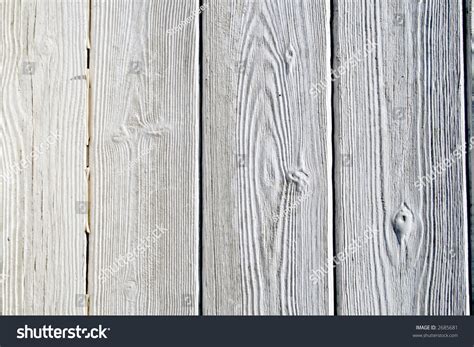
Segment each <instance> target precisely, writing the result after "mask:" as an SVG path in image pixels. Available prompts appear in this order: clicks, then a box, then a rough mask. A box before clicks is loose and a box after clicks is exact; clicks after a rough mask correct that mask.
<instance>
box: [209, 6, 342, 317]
mask: <svg viewBox="0 0 474 347" xmlns="http://www.w3.org/2000/svg"><path fill="white" fill-rule="evenodd" d="M203 15H204V28H203V50H204V61H203V68H204V78H203V88H204V97H203V103H204V105H203V136H204V137H203V142H204V144H203V146H204V161H203V166H204V167H203V180H204V183H203V184H204V186H203V209H204V210H203V215H204V220H203V269H202V270H203V311H204V314H225V315H227V314H238V315H240V314H244V315H257V314H271V315H274V314H284V315H289V314H292V315H293V314H331V313H332V307H333V299H332V293H333V287H332V269H331V271H327V273H325V274H324V276H322V278H321V279H320V280H319V281H316V280H314V278H312V272H313V271H317V270H318V269H325V270H326V269H327V268H328V262H329V259H330V258H331V257H332V255H331V251H332V234H331V232H332V226H331V216H332V212H331V209H330V207H331V204H332V202H331V201H330V197H331V187H330V182H329V181H330V165H331V158H330V157H329V156H328V155H329V154H328V153H331V152H330V145H329V139H330V132H331V129H330V122H328V119H330V118H329V117H330V113H329V107H328V102H329V92H330V89H328V88H324V90H323V91H322V92H321V93H313V94H314V95H311V89H312V86H313V84H317V83H318V82H325V81H326V80H327V79H328V77H329V52H330V46H329V1H307V0H291V1H290V0H278V1H275V0H272V1H230V0H226V1H222V0H212V1H209V2H208V8H207V9H206V10H205V11H204V13H203Z"/></svg>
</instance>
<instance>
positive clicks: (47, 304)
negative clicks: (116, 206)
mask: <svg viewBox="0 0 474 347" xmlns="http://www.w3.org/2000/svg"><path fill="white" fill-rule="evenodd" d="M86 35H87V4H86V1H80V0H76V1H57V0H41V1H39V0H38V1H34V0H28V1H14V0H7V1H1V2H0V90H1V92H0V98H1V103H0V153H1V156H0V175H1V176H2V177H0V180H1V182H0V197H1V200H0V220H1V229H0V236H1V237H0V243H1V247H0V274H1V277H0V288H1V292H0V301H1V306H0V313H1V314H5V315H17V314H22V315H25V314H84V313H85V307H83V306H82V305H76V296H77V295H84V294H85V291H86V281H85V270H86V237H85V229H86V217H87V214H81V213H77V212H78V210H77V208H78V207H79V209H80V208H81V206H80V205H81V201H84V200H86V187H87V182H86V174H85V170H84V168H85V167H84V163H85V152H86V118H85V116H86V113H87V112H86V101H87V100H86V96H87V84H86V82H85V81H84V80H77V79H74V77H75V76H79V75H84V74H85V71H86V47H85V45H86V40H85V39H86ZM79 212H80V210H79ZM79 303H80V300H79Z"/></svg>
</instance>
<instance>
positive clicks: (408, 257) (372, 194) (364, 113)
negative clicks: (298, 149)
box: [333, 0, 469, 315]
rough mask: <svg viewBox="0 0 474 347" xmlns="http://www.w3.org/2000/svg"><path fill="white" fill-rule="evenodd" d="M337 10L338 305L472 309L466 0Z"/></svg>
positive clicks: (381, 311)
mask: <svg viewBox="0 0 474 347" xmlns="http://www.w3.org/2000/svg"><path fill="white" fill-rule="evenodd" d="M333 10H334V11H333V14H334V22H333V33H334V41H333V42H334V54H335V56H334V66H335V68H336V69H340V68H341V67H344V66H346V68H345V69H343V70H344V71H343V72H340V73H339V75H340V77H339V78H337V79H336V80H335V82H334V88H335V89H334V100H333V106H334V109H333V111H334V129H335V147H334V151H335V188H336V190H335V203H336V204H335V221H336V222H335V223H336V224H335V227H336V234H335V235H336V250H337V254H339V253H341V256H342V257H343V258H345V259H344V260H343V261H341V262H340V264H339V265H338V266H337V268H336V291H337V313H338V314H343V315H348V314H349V315H352V314H364V315H365V314H368V315H387V314H388V315H405V314H423V315H463V314H468V313H469V308H468V303H469V289H468V267H467V204H466V174H465V171H466V162H465V150H466V147H465V148H464V149H463V148H462V147H460V146H462V145H463V144H465V121H464V76H463V74H464V72H463V69H464V65H463V53H462V52H463V46H462V45H463V34H462V1H460V0H457V1H441V0H431V1H408V0H397V1H390V2H388V1H371V0H367V1H365V0H364V1H362V0H360V1H359V0H338V1H335V2H334V9H333ZM367 42H372V43H374V44H375V50H374V51H373V52H372V53H370V54H368V55H367V56H366V57H364V58H362V59H360V60H359V61H356V63H354V64H353V65H352V66H350V67H348V68H347V62H348V61H350V59H351V57H352V56H354V55H355V54H356V53H357V52H358V51H360V50H361V49H363V47H364V45H365V44H366V43H367ZM467 147H469V146H467ZM440 163H444V165H445V166H444V167H443V166H442V165H443V164H440ZM425 175H427V176H430V177H426V178H425V177H423V176H425ZM370 228H372V230H374V231H375V232H369V234H370V235H372V236H371V237H364V234H366V233H365V231H367V230H369V229H370ZM353 240H356V242H358V243H357V244H356V245H355V246H354V245H353V242H354V241H353Z"/></svg>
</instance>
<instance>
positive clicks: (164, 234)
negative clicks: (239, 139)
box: [88, 0, 199, 315]
mask: <svg viewBox="0 0 474 347" xmlns="http://www.w3.org/2000/svg"><path fill="white" fill-rule="evenodd" d="M197 9H198V2H197V1H195V0H180V1H176V0H161V1H151V0H139V1H128V0H120V1H113V2H111V1H101V0H98V1H94V2H93V6H92V32H91V46H92V48H91V77H90V78H91V87H92V92H91V94H92V113H91V128H92V130H91V134H92V137H91V157H90V180H91V181H90V184H91V201H90V206H91V233H90V238H89V242H90V259H89V261H90V266H89V283H88V285H89V293H90V313H91V314H93V315H97V314H112V315H115V314H126V315H129V314H130V315H137V314H140V315H152V314H197V312H198V304H199V302H198V290H199V284H198V270H199V269H198V241H199V239H198V237H199V234H198V213H199V212H198V211H199V203H198V177H199V175H198V153H199V152H198V135H199V134H198V130H199V123H198V115H199V114H198V101H199V99H198V70H199V69H198V65H197V63H198V61H197V59H198V56H197V52H198V51H197V50H198V21H197V16H195V15H194V14H195V13H196V11H197ZM181 22H182V23H184V24H183V25H182V26H181V28H180V29H178V30H175V31H174V32H171V33H170V32H167V31H168V30H171V29H173V28H175V27H176V26H177V25H179V24H181Z"/></svg>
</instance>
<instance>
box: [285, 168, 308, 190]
mask: <svg viewBox="0 0 474 347" xmlns="http://www.w3.org/2000/svg"><path fill="white" fill-rule="evenodd" d="M287 179H288V180H289V181H291V182H292V183H294V184H295V186H296V191H297V192H298V193H303V192H306V191H307V190H308V186H309V175H308V174H307V173H306V172H305V171H304V170H303V169H298V170H293V171H290V172H289V173H288V175H287Z"/></svg>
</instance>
